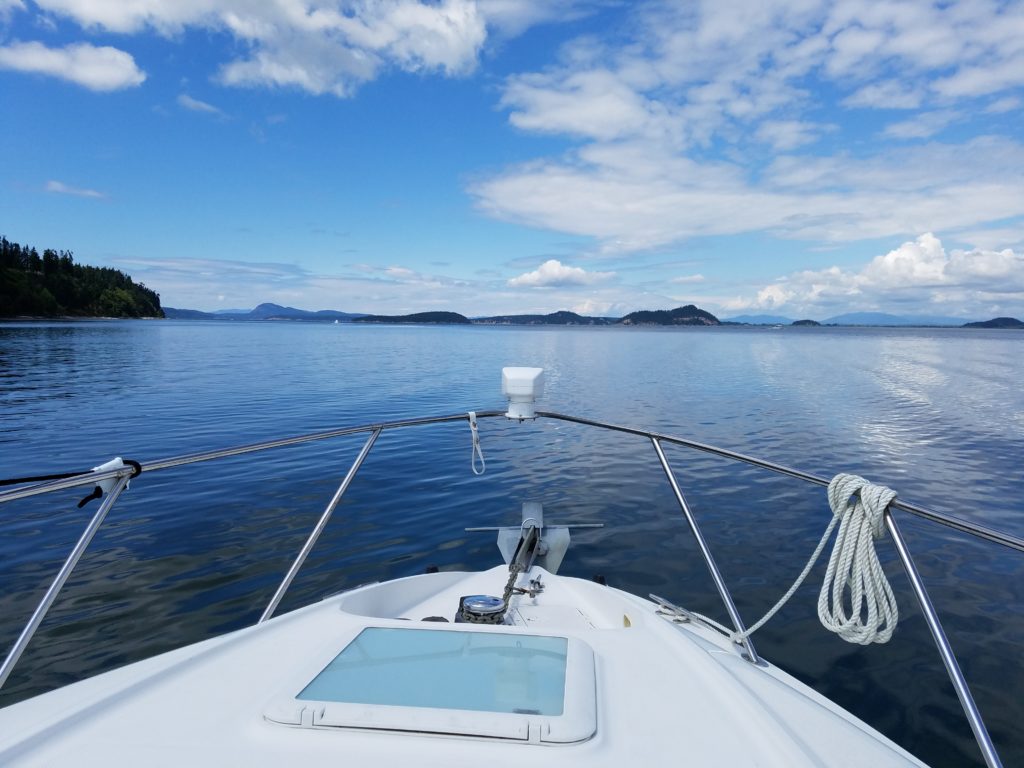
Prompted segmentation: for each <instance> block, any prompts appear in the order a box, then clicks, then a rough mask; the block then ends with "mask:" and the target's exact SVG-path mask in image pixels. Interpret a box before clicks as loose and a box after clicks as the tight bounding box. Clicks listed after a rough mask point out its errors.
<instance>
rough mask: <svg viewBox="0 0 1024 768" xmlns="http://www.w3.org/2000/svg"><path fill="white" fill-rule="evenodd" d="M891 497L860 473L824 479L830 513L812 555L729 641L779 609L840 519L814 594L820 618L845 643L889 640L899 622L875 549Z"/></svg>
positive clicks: (745, 634) (893, 494)
mask: <svg viewBox="0 0 1024 768" xmlns="http://www.w3.org/2000/svg"><path fill="white" fill-rule="evenodd" d="M894 498H896V491H893V490H891V489H889V488H886V487H885V486H883V485H872V484H871V483H869V482H868V481H867V480H865V479H864V478H863V477H858V476H857V475H843V474H840V475H836V476H835V477H833V478H832V482H830V483H829V484H828V503H829V506H830V507H831V508H832V513H833V517H832V520H831V521H830V522H829V524H828V527H827V528H826V529H825V533H824V534H823V535H822V537H821V541H819V542H818V546H817V547H816V548H815V550H814V553H813V554H812V555H811V559H810V560H808V561H807V565H805V566H804V569H803V571H802V572H801V573H800V575H799V576H798V577H797V579H796V581H794V582H793V586H791V587H790V588H789V591H788V592H786V594H784V595H783V596H782V598H781V599H780V600H779V602H777V603H776V604H775V605H774V606H772V608H771V610H769V611H768V613H766V614H765V615H764V616H763V617H762V618H761V619H760V621H758V622H757V623H756V624H754V625H753V626H751V627H750V628H748V629H747V630H746V631H744V632H732V633H729V634H730V636H731V637H732V640H733V641H734V642H739V641H740V640H742V639H743V638H746V637H749V636H750V635H752V634H754V632H756V631H757V630H758V629H760V628H761V627H762V626H764V625H765V623H766V622H767V621H768V620H769V619H770V618H771V617H772V616H774V615H775V614H776V613H778V611H779V609H781V608H782V606H784V605H785V604H786V602H787V601H788V600H789V598H791V597H792V596H793V593H794V592H796V591H797V589H799V588H800V585H801V584H802V583H803V581H804V579H805V578H807V574H808V573H810V572H811V568H813V567H814V564H815V563H816V562H817V561H818V557H819V556H820V555H821V551H822V549H824V548H825V543H826V542H827V541H828V538H829V536H831V535H832V530H833V529H834V528H835V527H836V523H839V533H838V534H836V543H835V546H834V547H833V548H832V556H831V557H830V558H829V561H828V568H827V569H826V571H825V581H824V583H823V584H822V585H821V592H820V593H819V594H818V618H819V619H820V620H821V623H822V626H824V627H825V629H827V630H829V631H830V632H835V633H836V634H837V635H839V636H840V637H841V638H843V640H845V641H846V642H848V643H859V644H860V645H869V644H871V643H886V642H888V641H889V638H891V637H892V633H893V631H894V630H895V629H896V623H897V622H898V621H899V610H898V609H897V607H896V597H895V596H894V595H893V592H892V587H890V586H889V582H888V581H887V580H886V578H885V573H884V572H883V571H882V565H881V563H879V562H878V555H877V554H875V545H874V540H875V539H880V538H882V536H884V535H885V510H886V508H887V507H888V506H889V503H890V502H891V501H892V500H893V499H894ZM847 590H849V609H850V610H849V612H847ZM865 612H866V614H867V615H866V616H865Z"/></svg>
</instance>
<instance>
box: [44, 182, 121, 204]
mask: <svg viewBox="0 0 1024 768" xmlns="http://www.w3.org/2000/svg"><path fill="white" fill-rule="evenodd" d="M45 189H46V191H47V192H54V193H56V194H58V195H74V196H75V197H91V198H95V199H97V200H103V199H106V197H107V196H106V195H105V194H103V193H102V192H99V191H97V190H95V189H88V188H86V187H72V186H71V185H69V184H65V183H64V182H63V181H52V180H51V181H48V182H46V186H45Z"/></svg>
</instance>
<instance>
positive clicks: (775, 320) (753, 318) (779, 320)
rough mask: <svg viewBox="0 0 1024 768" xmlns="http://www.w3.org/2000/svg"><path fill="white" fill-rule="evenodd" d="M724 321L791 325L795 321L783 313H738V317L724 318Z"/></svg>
mask: <svg viewBox="0 0 1024 768" xmlns="http://www.w3.org/2000/svg"><path fill="white" fill-rule="evenodd" d="M722 322H723V323H745V324H747V325H790V324H791V323H792V322H793V318H791V317H783V316H782V315H736V317H726V318H722Z"/></svg>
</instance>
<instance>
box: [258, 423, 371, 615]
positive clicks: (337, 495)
mask: <svg viewBox="0 0 1024 768" xmlns="http://www.w3.org/2000/svg"><path fill="white" fill-rule="evenodd" d="M380 430H381V428H380V427H377V428H376V429H375V430H373V432H371V433H370V436H369V437H368V438H367V440H366V443H364V444H363V449H362V450H361V451H360V452H359V455H358V456H356V460H355V461H354V462H352V466H351V467H349V468H348V474H346V475H345V479H344V480H342V481H341V485H339V486H338V490H336V491H335V492H334V497H333V498H332V499H331V500H330V502H329V503H328V504H327V509H325V510H324V513H323V514H322V515H320V519H319V520H318V521H317V524H316V527H314V528H313V532H312V533H310V534H309V538H308V539H306V543H305V544H303V545H302V551H301V552H299V556H298V557H296V558H295V562H294V563H292V567H291V568H289V569H288V573H286V574H285V577H284V580H283V581H282V582H281V585H280V586H279V587H278V588H277V591H276V592H275V593H274V596H273V597H272V598H270V602H269V603H267V607H266V608H265V609H264V610H263V615H262V616H260V619H259V621H257V622H256V623H257V624H262V623H263V622H264V621H266V620H267V619H269V618H270V617H271V616H273V615H274V611H275V610H276V609H277V605H278V603H280V602H281V598H282V597H284V593H285V592H287V591H288V587H290V586H291V583H292V580H293V579H294V578H295V575H296V574H297V573H298V572H299V569H300V568H301V567H302V564H303V563H304V562H306V558H307V557H308V556H309V553H310V552H311V551H312V550H313V547H314V546H315V545H316V541H317V539H319V538H320V534H321V533H323V532H324V528H326V527H327V521H328V520H330V519H331V515H332V514H334V509H335V507H337V506H338V502H340V501H341V497H342V496H344V495H345V491H347V490H348V486H349V484H350V483H351V482H352V478H354V477H355V476H356V472H358V471H359V468H360V467H361V466H362V465H363V459H365V458H366V455H367V454H368V453H369V452H370V449H371V448H372V447H373V444H374V442H376V440H377V436H378V435H380Z"/></svg>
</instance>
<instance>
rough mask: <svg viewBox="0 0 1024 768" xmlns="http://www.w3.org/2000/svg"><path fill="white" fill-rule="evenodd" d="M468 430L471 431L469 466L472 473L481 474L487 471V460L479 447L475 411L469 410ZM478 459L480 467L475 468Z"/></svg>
mask: <svg viewBox="0 0 1024 768" xmlns="http://www.w3.org/2000/svg"><path fill="white" fill-rule="evenodd" d="M469 431H470V432H472V433H473V452H472V454H470V458H469V468H470V469H472V470H473V474H474V475H482V474H483V473H484V472H486V471H487V462H485V461H484V452H483V450H482V449H481V448H480V433H479V432H477V429H476V411H469ZM478 457H479V459H480V469H479V470H478V469H477V468H476V464H477V458H478Z"/></svg>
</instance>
